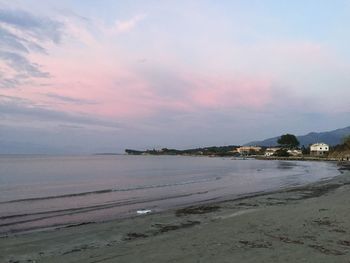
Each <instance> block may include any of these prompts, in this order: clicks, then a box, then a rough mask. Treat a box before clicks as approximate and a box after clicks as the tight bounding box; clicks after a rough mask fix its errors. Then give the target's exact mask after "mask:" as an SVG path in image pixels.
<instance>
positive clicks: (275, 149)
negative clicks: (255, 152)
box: [265, 147, 280, 156]
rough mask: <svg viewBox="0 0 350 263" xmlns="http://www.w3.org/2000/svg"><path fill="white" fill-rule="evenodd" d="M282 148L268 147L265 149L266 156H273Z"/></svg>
mask: <svg viewBox="0 0 350 263" xmlns="http://www.w3.org/2000/svg"><path fill="white" fill-rule="evenodd" d="M279 149H280V148H278V147H274V148H267V149H266V150H265V156H272V155H274V153H275V152H277V151H278V150H279Z"/></svg>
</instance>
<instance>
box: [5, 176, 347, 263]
mask: <svg viewBox="0 0 350 263" xmlns="http://www.w3.org/2000/svg"><path fill="white" fill-rule="evenodd" d="M349 200H350V172H349V171H346V172H344V173H343V174H341V175H340V176H337V177H336V178H333V179H331V180H327V181H322V182H318V183H314V184H311V185H307V186H304V187H299V188H289V189H285V190H281V191H278V192H274V193H269V194H263V195H257V196H252V197H246V198H241V199H239V200H232V201H225V202H220V203H212V204H203V205H200V206H195V207H187V208H183V209H178V210H172V211H167V212H163V213H159V214H148V215H143V216H137V217H134V218H128V219H121V220H116V221H112V222H106V223H99V224H95V223H91V224H85V225H80V226H72V227H68V228H62V229H56V230H46V231H41V232H34V233H26V234H25V233H22V234H17V235H9V236H6V237H2V238H1V239H0V248H1V253H0V262H8V263H10V262H11V263H14V262H45V263H46V262H84V263H85V262H90V263H93V262H106V263H107V262H318V263H319V262H327V263H328V262H350V206H349Z"/></svg>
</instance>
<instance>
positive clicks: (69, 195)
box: [0, 177, 221, 204]
mask: <svg viewBox="0 0 350 263" xmlns="http://www.w3.org/2000/svg"><path fill="white" fill-rule="evenodd" d="M220 179H221V177H214V178H205V179H200V180H191V181H184V182H178V183H168V184H155V185H143V186H134V187H128V188H112V189H102V190H96V191H89V192H81V193H73V194H64V195H54V196H42V197H33V198H23V199H16V200H10V201H4V202H0V204H8V203H19V202H32V201H43V200H50V199H59V198H69V197H79V196H86V195H94V194H107V193H112V192H127V191H137V190H145V189H152V188H163V187H173V186H181V185H188V184H197V183H206V182H212V181H217V180H220Z"/></svg>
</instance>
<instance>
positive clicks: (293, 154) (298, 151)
mask: <svg viewBox="0 0 350 263" xmlns="http://www.w3.org/2000/svg"><path fill="white" fill-rule="evenodd" d="M287 153H289V154H290V155H292V156H302V155H303V152H302V151H301V150H297V149H294V150H288V151H287Z"/></svg>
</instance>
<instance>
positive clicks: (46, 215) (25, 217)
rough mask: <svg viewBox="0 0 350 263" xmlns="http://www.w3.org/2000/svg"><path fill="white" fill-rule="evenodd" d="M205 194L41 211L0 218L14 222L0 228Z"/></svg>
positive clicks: (197, 193)
mask: <svg viewBox="0 0 350 263" xmlns="http://www.w3.org/2000/svg"><path fill="white" fill-rule="evenodd" d="M206 193H208V191H202V192H195V193H188V194H181V195H172V196H163V197H155V198H149V199H146V200H129V201H122V202H121V201H116V202H113V203H108V204H99V205H93V206H85V207H78V208H67V209H60V210H50V211H42V212H36V213H28V214H17V215H11V216H3V217H1V218H0V219H1V220H5V219H14V221H11V222H5V223H0V228H1V227H8V226H13V225H18V224H25V223H31V222H36V221H40V220H45V219H50V218H58V217H62V216H67V215H70V216H72V215H75V214H82V213H88V212H93V211H98V210H104V209H110V208H115V207H121V206H130V205H137V204H144V203H151V202H156V201H165V200H170V199H176V198H184V197H189V196H193V195H201V194H206ZM19 218H22V219H20V220H15V219H19ZM0 233H1V231H0Z"/></svg>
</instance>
